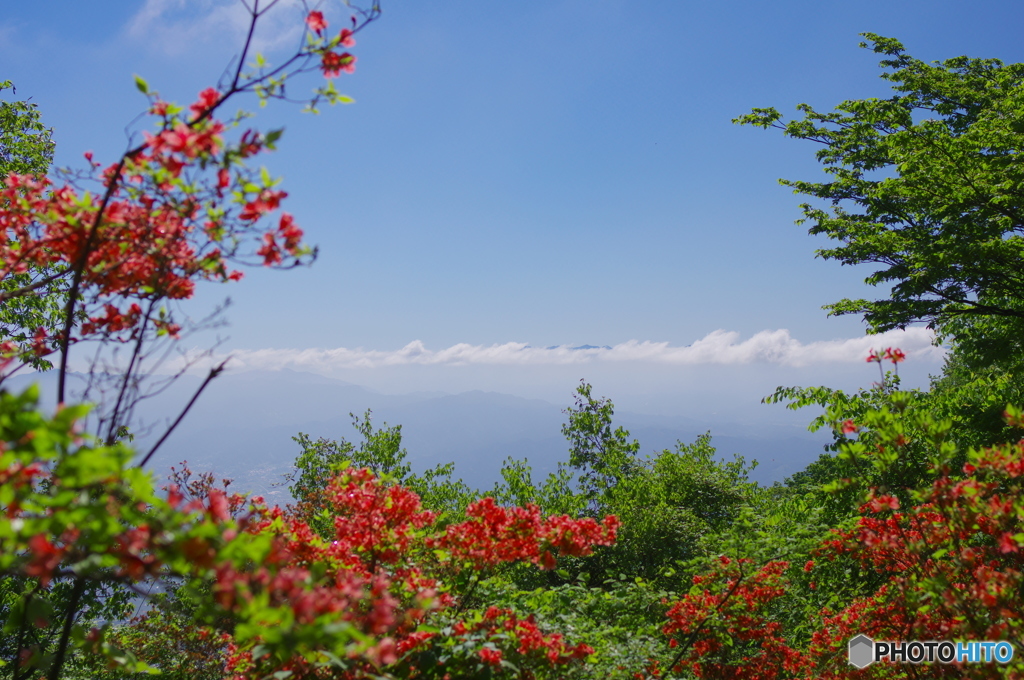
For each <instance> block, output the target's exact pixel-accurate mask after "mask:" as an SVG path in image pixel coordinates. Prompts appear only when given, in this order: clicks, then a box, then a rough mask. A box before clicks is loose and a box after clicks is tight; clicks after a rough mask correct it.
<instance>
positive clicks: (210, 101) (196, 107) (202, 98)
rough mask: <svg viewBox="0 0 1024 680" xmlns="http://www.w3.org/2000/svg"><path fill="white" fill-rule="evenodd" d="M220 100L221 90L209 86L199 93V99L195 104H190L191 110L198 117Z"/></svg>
mask: <svg viewBox="0 0 1024 680" xmlns="http://www.w3.org/2000/svg"><path fill="white" fill-rule="evenodd" d="M219 101H220V92H217V90H215V89H213V88H212V87H208V88H206V89H205V90H203V91H202V92H200V93H199V99H198V100H196V102H195V103H194V104H192V105H191V106H189V107H188V108H189V110H190V111H191V112H192V113H194V114H195V116H196V118H198V117H199V116H201V115H203V114H204V113H205V112H207V111H209V110H210V109H212V108H213V107H214V106H216V105H217V103H218V102H219Z"/></svg>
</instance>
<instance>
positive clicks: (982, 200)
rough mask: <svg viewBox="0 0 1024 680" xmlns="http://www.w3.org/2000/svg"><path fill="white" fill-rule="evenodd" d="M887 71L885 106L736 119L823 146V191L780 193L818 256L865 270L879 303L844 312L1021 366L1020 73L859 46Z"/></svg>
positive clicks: (1023, 123)
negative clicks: (792, 205) (821, 243)
mask: <svg viewBox="0 0 1024 680" xmlns="http://www.w3.org/2000/svg"><path fill="white" fill-rule="evenodd" d="M864 36H865V37H866V38H867V39H868V42H867V43H862V47H870V48H871V49H872V50H874V51H875V52H876V53H879V54H883V55H885V56H886V57H887V58H886V59H885V60H883V61H882V62H881V66H882V67H884V68H886V69H887V71H886V72H885V73H883V74H882V78H884V79H885V80H888V81H890V82H891V83H892V84H893V89H894V90H895V91H896V94H894V95H893V96H892V97H890V98H887V99H858V100H848V101H844V102H842V103H841V104H839V105H838V106H837V107H836V109H835V111H832V112H830V113H821V112H818V111H816V110H815V109H813V108H812V107H811V106H809V105H807V104H801V105H800V106H799V107H798V110H800V111H801V112H802V113H803V119H801V120H791V121H788V122H782V115H781V114H780V113H779V112H778V111H777V110H776V109H774V108H760V109H754V110H753V112H752V113H750V114H747V115H745V116H742V117H740V118H738V119H736V122H738V123H741V124H745V125H756V126H760V127H764V128H769V127H771V128H776V129H780V130H782V131H783V133H784V134H785V135H786V136H788V137H794V138H797V139H805V140H811V141H814V142H817V143H819V144H821V145H822V146H821V148H819V150H818V152H817V157H818V160H819V161H820V162H821V163H822V164H823V165H824V166H825V167H824V170H825V172H826V173H827V174H828V175H829V178H828V179H827V180H826V181H823V182H808V181H795V180H781V182H782V184H784V185H786V186H789V187H792V188H793V190H794V191H795V192H796V193H799V194H804V195H806V196H810V197H812V198H813V199H817V200H815V202H814V203H808V204H804V205H803V206H802V208H803V212H804V216H805V219H804V220H801V222H804V221H806V222H809V223H810V224H811V228H810V233H812V234H822V235H825V236H827V237H828V238H829V239H831V240H833V241H835V242H837V244H836V245H833V246H832V247H828V248H822V249H820V250H818V256H819V257H822V258H825V259H829V260H838V261H839V262H841V263H843V264H870V265H875V266H876V267H877V268H876V270H875V271H874V272H873V273H872V274H871V275H870V276H868V277H867V279H866V282H867V283H868V284H870V285H873V286H883V287H890V286H891V291H887V294H886V295H883V296H882V297H881V298H880V299H877V300H867V299H844V300H840V301H838V302H836V303H833V304H831V305H827V306H826V309H828V310H829V312H830V313H831V314H863V315H864V319H865V320H866V321H867V323H868V325H869V328H870V330H871V331H873V332H881V331H886V330H889V329H893V328H905V327H906V326H908V325H909V324H913V323H915V322H926V323H928V324H929V325H930V326H932V327H933V328H935V329H936V331H937V332H938V333H939V335H940V336H942V337H946V338H951V339H952V340H953V341H954V342H955V343H956V344H957V345H958V346H959V347H961V350H962V351H963V352H964V353H965V356H967V357H969V358H971V359H972V360H974V361H975V362H981V364H987V363H991V362H992V361H993V360H998V359H1006V358H1008V357H1014V356H1019V355H1020V350H1021V348H1022V344H1021V343H1022V338H1024V239H1022V235H1024V164H1022V163H1021V156H1020V150H1021V145H1022V141H1024V136H1022V134H1024V64H1003V63H1002V62H1001V61H999V60H997V59H973V58H968V57H956V58H953V59H947V60H945V61H941V62H935V63H932V64H929V63H926V62H923V61H921V60H919V59H915V58H913V57H911V56H909V55H907V54H905V52H904V47H903V45H902V44H901V43H900V42H898V41H896V40H894V39H891V38H884V37H881V36H878V35H874V34H871V33H865V34H864Z"/></svg>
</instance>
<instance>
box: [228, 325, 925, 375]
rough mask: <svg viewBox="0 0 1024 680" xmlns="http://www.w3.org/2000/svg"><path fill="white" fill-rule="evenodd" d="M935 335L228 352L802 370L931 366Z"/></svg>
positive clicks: (245, 359)
mask: <svg viewBox="0 0 1024 680" xmlns="http://www.w3.org/2000/svg"><path fill="white" fill-rule="evenodd" d="M933 338H934V336H933V335H932V333H931V332H930V331H928V330H926V329H924V328H910V329H907V330H905V331H890V332H888V333H883V334H880V335H871V336H864V337H858V338H849V339H837V340H824V341H816V342H809V343H802V342H800V341H799V340H797V339H795V338H793V337H792V336H791V335H790V334H789V331H788V330H785V329H779V330H764V331H761V332H759V333H756V334H755V335H753V336H751V337H750V338H747V339H746V340H741V339H740V334H739V333H737V332H735V331H725V330H716V331H713V332H711V333H708V334H707V335H706V336H704V337H703V338H701V339H700V340H697V341H696V342H694V343H692V344H690V345H686V346H673V345H671V344H669V343H668V342H651V341H638V340H630V341H628V342H623V343H621V344H618V345H614V346H607V345H606V346H601V347H597V346H593V345H581V346H571V345H557V346H554V347H533V346H531V345H529V344H527V343H522V342H507V343H504V344H495V345H470V344H466V343H460V344H457V345H452V346H451V347H448V348H445V349H439V350H431V349H428V348H427V347H426V346H425V345H424V344H423V343H422V342H420V341H419V340H416V341H414V342H410V343H409V344H407V345H406V346H405V347H403V348H401V349H398V350H393V351H387V350H367V349H362V348H357V349H348V348H345V347H338V348H335V349H251V350H244V349H243V350H237V351H234V352H231V353H230V355H229V356H230V357H231V362H230V365H231V366H232V367H233V368H235V369H243V370H245V369H249V370H252V369H262V370H277V369H283V368H288V369H292V370H299V371H309V372H314V373H327V372H331V371H335V370H343V369H353V368H360V369H372V368H376V367H383V366H403V365H427V366H466V365H492V366H498V365H504V366H517V365H518V366H545V365H548V366H554V365H579V364H600V363H606V364H625V363H630V362H632V363H643V364H661V365H673V366H696V365H712V364H718V365H739V364H774V365H780V366H792V367H801V366H809V365H813V364H835V363H852V362H863V361H864V359H865V357H866V356H867V355H868V353H869V352H870V351H871V350H872V349H879V348H885V347H899V348H901V349H902V350H903V351H904V352H905V353H906V354H907V356H908V358H910V359H914V360H922V361H929V362H937V361H939V360H941V358H942V356H943V354H944V351H943V350H942V349H941V348H939V347H935V346H934V345H933V344H932V341H933Z"/></svg>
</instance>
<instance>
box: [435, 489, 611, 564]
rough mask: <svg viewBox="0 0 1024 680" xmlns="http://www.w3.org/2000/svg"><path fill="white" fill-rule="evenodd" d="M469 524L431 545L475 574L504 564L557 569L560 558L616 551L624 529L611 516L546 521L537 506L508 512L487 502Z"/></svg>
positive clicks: (472, 509)
mask: <svg viewBox="0 0 1024 680" xmlns="http://www.w3.org/2000/svg"><path fill="white" fill-rule="evenodd" d="M466 515H467V516H468V517H469V520H467V521H466V522H462V523H460V524H455V525H451V526H449V527H447V529H446V530H445V533H444V534H443V535H442V536H438V537H435V538H431V539H429V541H428V545H429V546H430V547H433V548H441V549H443V550H446V551H448V552H449V553H450V554H451V556H452V559H454V560H457V561H460V562H465V563H467V564H469V565H471V566H472V568H474V569H484V568H487V567H492V566H494V565H496V564H498V563H501V562H515V561H528V562H533V563H534V564H539V565H540V566H541V568H542V569H549V570H550V569H554V568H555V566H556V562H555V557H554V555H555V554H556V553H557V554H562V555H570V556H575V557H581V556H585V555H589V554H590V553H591V552H592V550H593V546H595V545H612V544H613V543H614V542H615V534H616V531H617V529H618V527H619V520H618V518H617V517H614V516H612V515H609V516H608V517H605V518H604V519H603V520H602V521H601V522H600V523H599V522H597V521H596V520H594V519H592V518H590V517H584V518H582V519H572V518H570V517H568V516H566V515H560V516H553V517H542V516H541V512H540V508H539V507H537V506H536V505H534V504H532V503H531V504H530V505H527V506H526V507H525V508H504V507H501V506H499V505H498V504H497V503H496V502H495V500H494V499H493V498H491V497H490V496H486V497H484V498H481V499H480V500H479V501H476V502H474V503H472V504H470V505H469V507H468V508H467V509H466Z"/></svg>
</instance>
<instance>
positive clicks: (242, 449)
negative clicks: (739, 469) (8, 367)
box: [12, 370, 828, 502]
mask: <svg viewBox="0 0 1024 680" xmlns="http://www.w3.org/2000/svg"><path fill="white" fill-rule="evenodd" d="M30 379H31V377H30V376H19V377H18V378H17V379H16V380H13V381H12V383H13V384H12V387H15V388H16V387H17V386H19V384H25V383H27V382H28V381H29V380H30ZM43 382H44V392H46V391H49V390H47V389H46V386H45V383H47V382H51V381H50V380H49V376H45V377H44V381H43ZM199 382H200V379H199V378H196V377H194V376H184V377H183V378H181V379H180V380H179V381H178V382H177V383H175V384H174V385H173V386H172V387H171V388H170V389H169V390H167V391H166V392H164V393H163V394H161V395H159V396H157V397H154V398H152V399H150V400H147V401H145V402H143V403H142V404H141V405H140V407H139V412H138V419H139V422H140V425H139V426H138V427H137V431H138V432H140V433H143V434H140V436H139V437H138V438H137V439H136V441H135V444H136V445H137V446H138V448H139V450H140V451H146V450H148V448H149V447H150V446H152V443H153V442H154V441H155V440H156V438H157V437H158V436H159V435H160V434H161V433H162V432H163V431H164V429H166V427H167V424H168V423H169V422H170V420H171V419H172V418H173V417H174V416H176V415H177V413H178V412H179V410H180V409H181V407H182V406H183V405H184V404H185V403H186V402H187V401H188V399H189V397H190V396H191V394H192V393H193V392H194V390H195V389H196V388H197V387H198V385H199ZM569 403H570V399H567V400H566V405H568V404H569ZM563 408H564V407H563V406H559V405H555V404H552V403H549V402H547V401H542V400H539V399H526V398H522V397H517V396H513V395H510V394H501V393H497V392H481V391H474V392H463V393H460V394H443V393H436V392H418V393H412V394H401V395H397V394H382V393H379V392H375V391H373V390H369V389H367V388H365V387H360V386H359V385H354V384H351V383H346V382H343V381H340V380H334V379H331V378H326V377H323V376H319V375H315V374H311V373H299V372H294V371H288V370H283V371H251V372H243V373H234V374H232V373H229V374H226V375H224V376H222V377H219V378H218V379H216V380H215V381H213V382H212V383H211V384H210V385H209V387H208V388H207V389H206V391H205V392H204V393H203V395H202V396H201V397H200V399H199V401H198V402H197V405H196V407H195V408H193V409H192V411H191V412H190V413H189V414H188V416H187V417H186V418H185V419H184V421H183V422H182V424H181V425H180V426H179V428H178V429H177V430H176V431H175V432H174V433H173V434H172V435H171V437H170V438H169V439H168V440H167V442H166V443H165V444H164V445H163V447H162V448H161V449H160V451H159V452H158V453H157V455H156V456H155V458H154V459H153V461H152V462H151V463H150V466H151V467H152V469H154V470H155V471H157V472H158V473H160V472H163V471H166V470H168V469H169V468H170V466H171V465H176V464H177V463H179V462H181V461H183V460H187V461H188V462H189V465H190V466H191V467H192V469H193V470H197V471H204V470H208V469H209V470H213V471H215V472H216V474H217V475H218V476H224V477H229V478H231V479H233V480H234V483H233V485H232V488H233V489H237V490H244V491H252V492H255V493H260V494H262V495H264V496H266V497H268V500H273V501H274V502H285V501H286V500H287V490H286V489H285V488H284V487H283V486H282V485H281V482H282V480H283V479H284V475H285V474H287V473H288V472H289V471H290V470H291V466H292V462H293V460H294V458H295V456H296V455H297V454H298V451H299V449H298V445H297V444H296V443H295V442H293V441H292V437H294V436H295V435H296V434H297V433H299V432H304V433H306V434H308V435H310V436H311V437H313V438H314V439H315V438H318V437H326V438H329V439H339V438H342V437H344V438H346V439H349V440H356V439H357V438H358V433H356V432H355V430H354V429H353V428H352V426H351V418H350V416H349V413H350V412H352V413H356V414H360V415H361V414H362V413H363V412H365V411H366V410H367V409H371V410H372V411H373V422H374V424H375V425H377V426H380V425H382V424H383V423H385V422H387V423H388V424H390V425H402V435H403V443H404V445H405V447H406V449H407V450H408V452H409V462H410V463H411V464H412V465H413V468H414V470H423V469H426V468H429V467H433V466H434V465H436V464H438V463H447V462H454V463H455V470H456V476H458V477H461V478H462V479H463V480H464V481H465V482H466V483H467V484H469V485H470V486H473V487H477V488H490V487H491V486H493V484H494V482H495V481H496V480H497V479H499V478H500V475H499V470H500V468H501V463H502V461H503V460H505V459H506V458H507V457H509V456H512V457H514V458H520V459H522V458H525V459H527V460H528V462H529V463H530V465H531V466H532V467H533V471H534V479H535V480H539V479H541V478H543V477H544V476H545V475H546V474H547V473H548V472H550V471H552V470H554V469H555V466H556V464H557V462H558V461H564V460H566V459H567V458H568V444H567V442H566V441H565V439H564V438H563V437H562V435H561V426H562V424H563V423H564V422H565V421H566V416H565V415H564V413H563V412H562V409H563ZM615 424H616V425H622V426H624V427H625V428H626V429H628V430H629V431H630V432H631V435H632V436H633V437H634V438H636V439H637V440H639V442H640V444H641V453H642V454H648V453H653V452H655V451H659V450H661V449H664V448H669V447H672V446H674V445H675V443H676V442H677V441H683V442H691V441H693V440H694V439H696V438H697V436H699V435H700V434H702V433H704V432H705V431H708V430H711V432H712V436H713V440H712V443H713V445H714V446H716V447H717V448H718V452H719V454H720V455H723V456H724V457H726V458H731V457H732V454H734V453H739V454H741V455H743V456H744V457H745V458H746V459H747V460H748V461H749V460H751V459H756V460H757V461H758V462H759V465H758V467H757V468H756V470H755V471H754V473H753V475H752V477H753V479H755V480H756V481H758V482H760V483H763V484H770V483H772V482H775V481H781V480H783V479H784V478H785V477H787V476H789V475H791V474H793V473H794V472H797V471H799V470H801V469H803V468H804V467H806V465H807V464H808V463H810V462H812V461H814V460H816V459H817V457H818V456H819V455H820V454H821V452H822V445H823V444H824V443H826V442H827V440H828V438H827V436H824V435H823V434H822V433H818V434H817V435H813V434H811V433H808V432H804V431H800V430H794V429H793V428H792V427H781V426H780V427H778V428H770V427H769V428H766V427H764V426H758V427H757V428H756V429H755V428H751V427H744V426H743V425H740V424H736V423H729V422H723V421H719V422H706V421H701V422H698V421H696V420H691V419H687V418H683V417H668V416H663V415H646V414H642V413H629V412H616V414H615Z"/></svg>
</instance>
